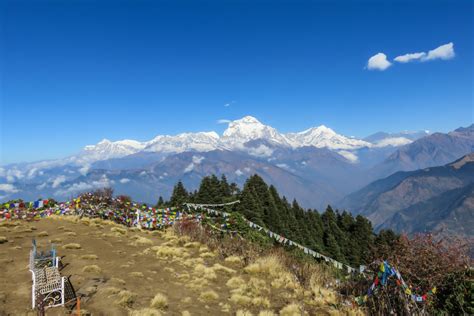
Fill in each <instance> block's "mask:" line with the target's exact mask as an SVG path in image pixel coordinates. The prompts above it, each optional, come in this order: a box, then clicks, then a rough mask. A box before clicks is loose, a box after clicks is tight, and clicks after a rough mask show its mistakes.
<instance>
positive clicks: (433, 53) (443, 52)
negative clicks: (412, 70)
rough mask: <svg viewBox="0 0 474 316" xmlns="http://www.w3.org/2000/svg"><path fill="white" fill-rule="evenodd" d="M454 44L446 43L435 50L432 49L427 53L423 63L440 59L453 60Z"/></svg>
mask: <svg viewBox="0 0 474 316" xmlns="http://www.w3.org/2000/svg"><path fill="white" fill-rule="evenodd" d="M454 55H455V54H454V44H453V43H448V44H444V45H441V46H439V47H437V48H435V49H432V50H430V51H429V52H428V55H427V56H426V57H425V58H423V60H424V61H427V60H435V59H442V60H448V59H451V58H454Z"/></svg>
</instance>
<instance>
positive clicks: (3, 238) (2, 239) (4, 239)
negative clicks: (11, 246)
mask: <svg viewBox="0 0 474 316" xmlns="http://www.w3.org/2000/svg"><path fill="white" fill-rule="evenodd" d="M6 242H8V239H7V237H5V236H0V244H3V243H6Z"/></svg>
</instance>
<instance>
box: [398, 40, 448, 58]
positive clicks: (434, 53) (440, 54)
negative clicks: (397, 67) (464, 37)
mask: <svg viewBox="0 0 474 316" xmlns="http://www.w3.org/2000/svg"><path fill="white" fill-rule="evenodd" d="M454 56H455V53H454V44H453V43H448V44H444V45H441V46H439V47H437V48H435V49H432V50H430V51H429V52H428V53H425V52H419V53H409V54H405V55H400V56H397V57H395V59H394V60H395V61H397V62H399V63H408V62H411V61H416V60H418V61H429V60H435V59H442V60H448V59H451V58H454Z"/></svg>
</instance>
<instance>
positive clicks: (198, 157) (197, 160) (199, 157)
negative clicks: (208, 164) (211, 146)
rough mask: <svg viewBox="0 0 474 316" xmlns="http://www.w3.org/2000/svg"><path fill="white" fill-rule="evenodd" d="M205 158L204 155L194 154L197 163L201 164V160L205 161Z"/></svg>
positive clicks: (194, 160)
mask: <svg viewBox="0 0 474 316" xmlns="http://www.w3.org/2000/svg"><path fill="white" fill-rule="evenodd" d="M203 160H204V157H202V156H193V162H194V163H195V164H197V165H198V164H200V163H201V161H203Z"/></svg>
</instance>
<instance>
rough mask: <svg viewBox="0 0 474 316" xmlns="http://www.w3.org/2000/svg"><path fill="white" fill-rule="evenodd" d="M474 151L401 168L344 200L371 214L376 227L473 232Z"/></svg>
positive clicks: (352, 207)
mask: <svg viewBox="0 0 474 316" xmlns="http://www.w3.org/2000/svg"><path fill="white" fill-rule="evenodd" d="M473 182H474V153H471V154H468V155H466V156H464V157H463V158H461V159H459V160H457V161H455V162H453V163H450V164H447V165H444V166H440V167H431V168H425V169H420V170H416V171H411V172H397V173H395V174H393V175H391V176H389V177H387V178H385V179H381V180H377V181H375V182H373V183H371V184H369V185H368V186H366V187H364V188H363V189H361V190H359V191H357V192H355V193H352V194H350V195H349V196H347V197H346V198H345V199H344V200H343V202H342V203H341V205H342V206H344V207H346V208H347V209H348V210H350V211H351V212H353V213H356V214H363V215H365V216H367V217H368V218H369V219H370V220H371V221H372V223H373V224H374V226H375V227H376V228H387V227H390V228H394V229H397V230H398V231H407V232H409V233H412V232H417V231H425V230H432V229H440V228H442V227H445V228H446V229H452V230H456V229H457V228H456V226H459V232H460V233H464V234H467V235H470V236H472V235H473V233H474V231H473V227H474V226H472V225H471V226H469V225H470V223H471V222H472V214H473V213H474V200H473V196H472V184H473Z"/></svg>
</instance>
